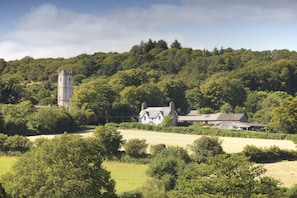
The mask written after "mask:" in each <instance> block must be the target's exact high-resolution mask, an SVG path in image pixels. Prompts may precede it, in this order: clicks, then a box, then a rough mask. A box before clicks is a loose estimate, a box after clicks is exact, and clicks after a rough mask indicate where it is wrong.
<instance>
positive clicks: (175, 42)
mask: <svg viewBox="0 0 297 198" xmlns="http://www.w3.org/2000/svg"><path fill="white" fill-rule="evenodd" d="M170 47H171V48H175V49H181V48H182V46H181V44H180V42H178V41H177V40H176V39H175V40H174V42H173V43H172V44H171V45H170Z"/></svg>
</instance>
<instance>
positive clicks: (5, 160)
mask: <svg viewBox="0 0 297 198" xmlns="http://www.w3.org/2000/svg"><path fill="white" fill-rule="evenodd" d="M17 159H18V158H17V157H9V156H1V157H0V176H1V175H3V174H4V173H6V172H8V171H9V170H11V168H12V166H13V165H14V163H15V162H16V161H17ZM103 166H104V167H105V168H106V169H107V170H108V171H110V172H111V177H112V179H114V180H115V182H116V192H117V194H121V193H123V192H128V191H133V190H135V189H137V188H140V187H141V186H142V185H143V184H144V183H145V181H146V180H147V179H149V177H148V176H146V174H145V172H146V170H147V168H148V165H144V164H133V163H123V162H115V161H105V162H103Z"/></svg>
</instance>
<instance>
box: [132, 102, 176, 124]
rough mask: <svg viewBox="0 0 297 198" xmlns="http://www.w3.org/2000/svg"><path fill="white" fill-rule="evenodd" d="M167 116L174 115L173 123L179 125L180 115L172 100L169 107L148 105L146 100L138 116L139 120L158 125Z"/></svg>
mask: <svg viewBox="0 0 297 198" xmlns="http://www.w3.org/2000/svg"><path fill="white" fill-rule="evenodd" d="M166 116H172V117H173V121H172V125H173V126H176V125H177V119H178V115H177V113H176V111H175V106H174V103H173V102H170V103H169V106H168V107H147V104H146V102H143V103H142V105H141V111H140V113H139V116H138V122H140V123H143V124H156V125H158V124H161V123H162V121H163V120H164V118H165V117H166Z"/></svg>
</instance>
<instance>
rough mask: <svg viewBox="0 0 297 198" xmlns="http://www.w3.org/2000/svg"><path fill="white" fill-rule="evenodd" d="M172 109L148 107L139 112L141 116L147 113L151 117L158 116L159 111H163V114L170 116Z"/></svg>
mask: <svg viewBox="0 0 297 198" xmlns="http://www.w3.org/2000/svg"><path fill="white" fill-rule="evenodd" d="M170 111H171V109H170V107H147V108H146V109H144V110H142V111H141V112H140V113H139V116H140V117H141V116H143V115H144V114H145V113H146V114H147V115H148V116H149V118H156V117H157V116H158V115H159V113H161V114H162V115H163V116H168V115H170V113H171V112H170Z"/></svg>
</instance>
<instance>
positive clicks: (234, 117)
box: [178, 113, 247, 122]
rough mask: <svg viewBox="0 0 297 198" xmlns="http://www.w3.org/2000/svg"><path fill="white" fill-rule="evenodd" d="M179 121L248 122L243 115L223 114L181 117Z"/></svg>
mask: <svg viewBox="0 0 297 198" xmlns="http://www.w3.org/2000/svg"><path fill="white" fill-rule="evenodd" d="M178 120H179V121H181V122H183V121H188V122H191V121H192V122H195V121H196V122H206V121H247V119H246V117H245V115H244V114H243V113H241V114H223V113H215V114H200V115H193V114H190V115H189V114H188V115H187V116H179V117H178Z"/></svg>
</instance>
